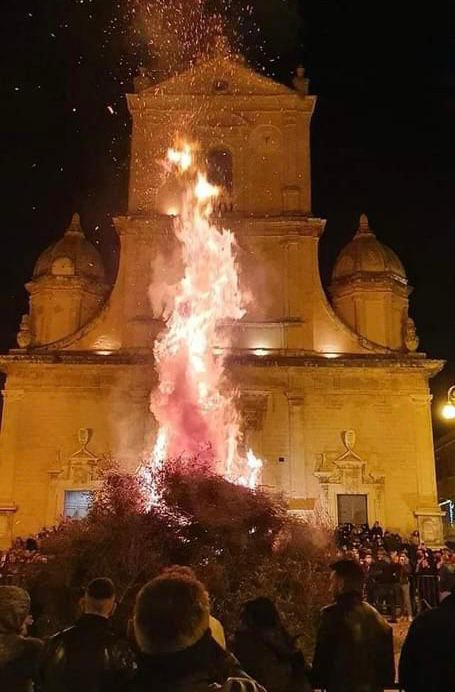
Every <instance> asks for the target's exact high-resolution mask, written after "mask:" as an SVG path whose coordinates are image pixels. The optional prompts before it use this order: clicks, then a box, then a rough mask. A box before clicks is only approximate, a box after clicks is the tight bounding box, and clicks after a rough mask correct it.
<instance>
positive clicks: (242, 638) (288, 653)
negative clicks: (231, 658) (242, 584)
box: [233, 598, 309, 692]
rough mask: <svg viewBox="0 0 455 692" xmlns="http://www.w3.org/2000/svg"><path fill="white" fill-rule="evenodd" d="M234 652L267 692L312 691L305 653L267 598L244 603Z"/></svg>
mask: <svg viewBox="0 0 455 692" xmlns="http://www.w3.org/2000/svg"><path fill="white" fill-rule="evenodd" d="M233 651H234V654H235V655H236V656H237V658H238V659H239V662H240V665H241V666H242V668H243V669H244V670H245V671H246V672H247V673H248V674H249V675H251V676H252V677H253V678H255V680H257V681H258V682H259V683H260V684H261V685H264V687H266V689H267V692H303V691H304V690H306V689H308V688H309V682H308V678H307V675H306V667H305V660H304V658H303V654H302V652H301V651H300V650H299V649H298V648H297V647H296V645H295V643H294V640H293V639H292V637H291V636H290V635H289V634H288V632H287V631H286V629H285V627H284V625H283V624H282V622H281V618H280V615H279V613H278V611H277V609H276V607H275V604H274V603H273V602H272V601H271V600H270V599H268V598H255V599H254V600H253V601H248V602H247V603H245V604H244V606H243V610H242V627H241V629H239V630H238V631H237V632H236V634H235V639H234V645H233Z"/></svg>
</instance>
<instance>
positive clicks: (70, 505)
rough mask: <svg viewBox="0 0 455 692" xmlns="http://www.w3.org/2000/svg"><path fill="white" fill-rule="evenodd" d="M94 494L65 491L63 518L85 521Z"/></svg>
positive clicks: (82, 491) (81, 491) (83, 491)
mask: <svg viewBox="0 0 455 692" xmlns="http://www.w3.org/2000/svg"><path fill="white" fill-rule="evenodd" d="M92 497H93V493H92V492H90V491H89V490H65V499H64V504H63V516H64V517H68V518H69V519H83V518H84V517H86V516H87V513H88V510H89V509H90V503H91V501H92Z"/></svg>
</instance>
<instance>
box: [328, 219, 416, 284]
mask: <svg viewBox="0 0 455 692" xmlns="http://www.w3.org/2000/svg"><path fill="white" fill-rule="evenodd" d="M365 274H370V275H372V276H375V275H376V276H377V278H379V277H380V276H384V275H387V276H388V277H389V278H394V279H396V280H398V281H399V282H401V283H406V272H405V270H404V267H403V265H402V263H401V261H400V259H399V258H398V257H397V255H396V254H395V253H394V251H393V250H391V249H390V248H389V247H387V245H384V244H383V243H380V242H379V240H378V239H377V238H376V236H375V234H374V233H373V231H372V230H371V229H370V226H369V224H368V218H367V217H366V215H365V214H362V216H361V217H360V223H359V228H358V230H357V233H356V234H355V236H354V238H353V239H352V240H351V242H350V243H348V244H347V245H346V247H344V248H343V250H342V251H341V252H340V254H339V255H338V258H337V261H336V262H335V267H334V269H333V274H332V280H333V281H334V282H336V281H340V280H341V281H346V280H348V279H349V278H351V277H355V276H359V275H360V276H362V275H363V276H365Z"/></svg>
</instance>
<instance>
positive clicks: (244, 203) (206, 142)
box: [0, 55, 442, 545]
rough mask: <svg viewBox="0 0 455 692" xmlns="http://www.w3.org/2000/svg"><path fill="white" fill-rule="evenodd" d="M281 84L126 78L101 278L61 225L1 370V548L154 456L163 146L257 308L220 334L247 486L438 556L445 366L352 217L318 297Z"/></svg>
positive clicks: (385, 261)
mask: <svg viewBox="0 0 455 692" xmlns="http://www.w3.org/2000/svg"><path fill="white" fill-rule="evenodd" d="M294 86H295V89H290V88H287V87H285V86H282V85H280V84H277V83H275V82H273V81H272V80H270V79H267V78H265V77H263V76H260V75H258V74H256V73H255V72H253V71H252V70H251V69H249V68H248V67H247V66H246V65H244V64H243V63H242V62H241V61H239V60H235V59H232V58H227V57H225V56H222V55H219V56H216V57H214V58H213V59H210V60H206V61H205V62H201V63H199V64H197V65H196V66H195V67H194V68H192V69H191V70H190V71H188V72H185V73H183V74H180V75H177V76H176V77H173V78H171V79H169V80H167V81H164V82H162V83H160V84H151V83H150V82H149V80H148V79H147V77H146V76H145V75H142V77H141V78H140V79H139V80H137V83H136V93H134V94H131V95H129V96H128V105H129V110H130V113H131V117H132V122H133V130H132V142H131V170H130V188H129V207H128V212H127V215H125V216H123V217H120V218H116V219H115V227H116V230H117V232H118V234H119V237H120V244H121V253H120V263H119V268H118V273H117V277H116V279H115V282H114V284H113V286H109V285H107V283H106V279H105V275H104V269H103V263H102V260H101V258H100V256H99V254H98V252H97V251H96V250H95V248H94V247H93V246H92V245H91V244H90V243H89V241H88V240H87V239H86V238H85V236H84V233H83V231H82V229H81V226H80V221H79V219H78V217H77V216H75V217H74V218H73V220H72V222H71V224H70V226H69V228H68V229H67V231H66V232H65V234H64V236H63V237H62V238H61V240H59V241H58V242H57V243H55V244H54V245H53V246H51V247H50V248H48V249H47V250H45V251H44V253H43V254H42V255H41V257H40V258H39V260H38V262H37V264H36V267H35V271H34V274H33V277H32V279H31V281H30V282H29V283H28V284H27V290H28V292H29V294H30V312H29V314H28V315H25V316H24V317H23V319H22V322H21V326H20V331H19V334H18V348H16V349H12V350H11V351H10V352H9V353H8V354H7V355H4V356H2V357H1V358H0V367H1V369H2V371H3V372H4V373H6V375H7V379H6V385H5V389H4V392H3V396H4V412H3V424H2V431H1V436H0V454H1V456H0V474H1V475H0V541H1V544H3V545H4V544H7V543H8V542H9V541H10V539H11V537H12V536H14V535H17V534H20V535H24V534H27V533H29V532H33V531H37V530H39V529H40V528H41V527H42V526H44V525H49V524H53V523H54V522H55V521H57V520H58V518H59V517H60V516H61V515H62V514H67V515H70V516H71V515H72V516H77V515H78V513H79V514H80V513H83V511H84V502H85V503H86V498H87V493H89V492H90V491H91V490H93V489H94V488H96V487H97V485H98V484H99V482H100V478H101V476H102V472H103V463H104V461H103V460H104V459H105V458H106V457H109V456H112V457H113V458H115V459H118V460H119V461H120V462H121V464H122V465H123V467H124V468H126V469H128V470H134V469H135V468H136V467H137V464H138V460H139V459H140V458H142V456H143V455H144V453H146V452H147V450H150V448H151V446H152V444H153V438H154V433H155V430H156V425H155V423H154V421H153V419H152V417H151V414H150V412H149V396H150V391H151V390H152V389H153V387H154V386H155V384H156V374H155V372H154V368H153V362H152V346H153V341H154V338H155V337H156V335H157V333H158V332H159V330H160V329H161V327H162V324H163V321H162V309H161V308H160V301H159V296H158V294H157V293H155V291H154V287H157V286H159V284H160V280H161V279H162V278H165V279H166V280H167V281H169V280H170V279H171V278H172V275H173V273H176V272H178V268H176V267H178V263H177V265H176V262H175V261H174V259H175V249H176V248H175V239H174V235H173V233H172V223H173V218H174V216H175V214H178V205H179V192H180V191H179V189H178V186H177V183H176V182H175V181H173V180H171V179H165V178H164V176H163V170H162V167H161V166H160V164H159V161H160V160H162V159H163V156H164V153H165V151H166V149H167V147H168V146H170V145H172V144H173V143H174V139H175V133H176V132H178V133H180V134H181V135H185V136H186V137H187V138H189V139H190V140H192V141H196V142H198V143H199V155H200V157H201V160H204V161H205V162H206V163H207V166H208V170H209V175H210V176H211V178H212V180H213V181H214V182H216V183H218V184H220V185H222V186H223V190H224V192H223V195H222V197H221V198H220V200H219V203H218V205H217V209H216V213H217V215H218V216H219V217H220V223H222V224H223V225H224V226H225V227H229V228H231V229H232V230H233V231H234V233H235V235H236V237H237V241H238V246H239V250H238V256H239V265H240V271H241V280H242V283H243V286H244V287H245V289H247V290H249V291H250V292H251V293H252V294H253V295H254V300H253V301H252V302H251V304H250V306H249V309H248V313H247V315H246V316H245V318H244V319H243V320H242V321H241V322H240V323H238V324H237V325H236V326H235V327H234V346H233V348H232V349H231V350H230V353H229V372H230V376H231V377H232V379H233V381H234V382H235V383H236V385H237V386H238V387H239V390H240V407H241V409H242V413H243V420H244V426H245V437H246V441H247V443H248V444H249V445H250V446H251V447H252V448H253V449H254V451H255V452H256V454H258V455H260V456H261V457H262V458H263V459H264V462H265V464H264V472H263V482H264V484H266V485H269V486H272V487H276V488H280V489H282V490H283V491H284V492H285V493H286V494H287V496H288V498H289V506H290V508H291V509H292V510H295V511H300V512H311V511H313V510H323V511H324V512H326V513H327V514H328V515H329V516H330V517H331V519H332V520H333V521H334V522H337V521H344V520H352V521H357V522H360V521H364V520H368V521H370V522H373V521H375V520H379V521H380V522H381V523H382V524H383V525H386V526H387V527H389V528H390V529H396V530H400V531H404V532H408V531H411V530H413V529H415V528H419V529H420V530H421V532H422V535H423V538H424V539H425V540H426V541H427V543H428V544H433V545H435V544H438V543H439V542H440V541H441V539H442V536H441V514H440V511H439V507H438V504H437V491H436V480H435V468H434V451H433V437H432V427H431V415H430V399H431V397H430V393H429V384H428V383H429V379H430V378H431V377H432V376H433V375H434V374H435V373H436V372H438V371H439V369H440V368H441V365H442V364H441V363H440V362H439V361H434V360H430V359H428V358H426V357H425V355H424V354H422V353H419V352H418V351H417V347H418V340H417V337H416V333H415V328H414V323H413V322H412V320H411V319H410V317H409V315H408V297H409V293H410V290H409V286H408V284H407V280H406V274H405V270H404V268H403V266H402V264H401V262H400V260H399V259H398V257H397V256H396V255H395V253H394V252H393V251H392V250H391V249H389V248H388V247H386V246H385V245H383V244H382V243H381V242H380V241H379V240H378V239H377V238H376V236H375V234H374V233H373V231H372V230H371V229H370V227H369V224H368V220H367V218H366V217H365V216H362V217H361V219H360V222H359V229H358V231H357V233H356V234H355V237H354V238H353V239H352V241H351V242H350V243H349V244H348V245H347V246H346V247H345V248H344V249H343V250H342V252H341V254H340V256H339V258H338V260H337V262H336V265H335V268H334V271H333V277H332V283H331V286H330V291H329V293H330V299H329V297H327V295H326V294H325V292H324V289H323V287H322V285H321V281H320V276H319V267H318V241H319V238H320V236H321V234H322V232H323V230H324V221H323V220H321V219H318V218H314V217H313V216H312V214H311V175H310V121H311V116H312V113H313V110H314V107H315V101H316V99H315V97H314V96H310V95H308V93H307V89H306V80H304V79H303V78H301V79H296V81H295V85H294ZM150 287H151V289H150ZM149 293H151V298H152V299H151V300H150V295H149Z"/></svg>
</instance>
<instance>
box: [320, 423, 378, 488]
mask: <svg viewBox="0 0 455 692" xmlns="http://www.w3.org/2000/svg"><path fill="white" fill-rule="evenodd" d="M341 439H342V442H343V445H344V447H345V450H344V452H342V453H341V454H339V455H338V456H334V455H333V454H330V453H324V454H322V455H321V456H320V462H319V465H318V467H317V469H316V471H315V476H316V477H317V478H319V480H320V482H321V483H331V484H342V485H344V486H346V487H348V488H351V490H356V491H358V489H359V488H360V487H362V486H364V485H369V484H373V485H374V484H377V483H380V484H383V483H384V477H383V476H376V475H374V474H372V473H370V472H367V470H366V466H367V464H366V461H365V460H364V459H362V458H361V457H360V456H359V455H358V454H357V453H356V452H355V451H354V446H355V443H356V434H355V430H343V431H342V432H341Z"/></svg>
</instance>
